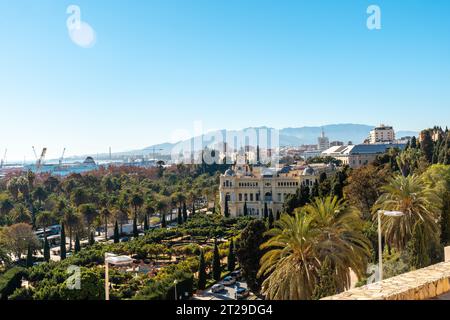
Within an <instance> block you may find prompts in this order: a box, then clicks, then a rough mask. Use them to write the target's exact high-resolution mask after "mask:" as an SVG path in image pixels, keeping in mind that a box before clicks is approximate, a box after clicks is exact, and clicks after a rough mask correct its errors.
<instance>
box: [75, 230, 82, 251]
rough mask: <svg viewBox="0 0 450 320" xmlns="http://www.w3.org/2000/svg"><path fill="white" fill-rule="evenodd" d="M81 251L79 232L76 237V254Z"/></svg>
mask: <svg viewBox="0 0 450 320" xmlns="http://www.w3.org/2000/svg"><path fill="white" fill-rule="evenodd" d="M80 251H81V244H80V237H79V236H78V232H77V233H76V235H75V253H78V252H80Z"/></svg>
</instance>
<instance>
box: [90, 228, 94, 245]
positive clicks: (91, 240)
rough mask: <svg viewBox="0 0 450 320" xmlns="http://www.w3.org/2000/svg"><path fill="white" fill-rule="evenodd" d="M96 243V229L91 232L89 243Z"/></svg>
mask: <svg viewBox="0 0 450 320" xmlns="http://www.w3.org/2000/svg"><path fill="white" fill-rule="evenodd" d="M94 244H95V237H94V231H92V232H91V233H90V234H89V245H90V246H93V245H94Z"/></svg>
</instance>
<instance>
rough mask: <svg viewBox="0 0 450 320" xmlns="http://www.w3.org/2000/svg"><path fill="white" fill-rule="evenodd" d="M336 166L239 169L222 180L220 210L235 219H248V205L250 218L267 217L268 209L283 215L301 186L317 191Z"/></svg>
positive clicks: (221, 177)
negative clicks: (286, 203)
mask: <svg viewBox="0 0 450 320" xmlns="http://www.w3.org/2000/svg"><path fill="white" fill-rule="evenodd" d="M335 170H336V168H335V167H334V166H333V165H325V164H312V165H308V166H286V167H283V168H281V169H278V170H277V169H275V168H266V167H262V166H254V167H251V166H249V165H246V164H244V165H235V166H233V168H232V169H228V170H227V171H226V172H225V173H224V174H223V175H221V176H220V188H219V192H220V207H221V211H222V214H225V202H226V199H228V201H227V202H228V211H229V214H230V216H231V217H236V216H242V215H244V206H245V204H247V212H248V215H251V216H257V217H263V216H264V207H265V205H267V209H268V211H269V212H270V211H271V212H272V214H273V215H274V216H276V214H277V213H281V210H282V207H283V203H284V201H285V199H286V197H287V196H288V195H289V194H294V193H295V192H296V191H297V189H298V188H300V186H301V185H305V186H309V187H310V188H312V187H313V185H314V183H315V182H316V181H317V180H318V179H319V176H320V174H321V173H322V172H326V173H327V174H333V173H334V172H335Z"/></svg>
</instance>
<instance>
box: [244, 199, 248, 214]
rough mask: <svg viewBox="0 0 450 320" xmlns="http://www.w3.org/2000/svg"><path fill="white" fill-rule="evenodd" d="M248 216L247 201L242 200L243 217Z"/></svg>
mask: <svg viewBox="0 0 450 320" xmlns="http://www.w3.org/2000/svg"><path fill="white" fill-rule="evenodd" d="M246 216H248V208H247V201H245V202H244V217H246Z"/></svg>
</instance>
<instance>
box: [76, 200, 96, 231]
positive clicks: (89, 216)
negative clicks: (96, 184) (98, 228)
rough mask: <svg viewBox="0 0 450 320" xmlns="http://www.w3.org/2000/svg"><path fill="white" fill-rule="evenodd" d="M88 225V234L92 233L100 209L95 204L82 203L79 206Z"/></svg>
mask: <svg viewBox="0 0 450 320" xmlns="http://www.w3.org/2000/svg"><path fill="white" fill-rule="evenodd" d="M78 209H79V211H80V213H81V215H82V216H83V217H84V220H85V221H86V224H87V227H88V234H91V227H92V225H93V223H94V220H95V219H96V218H97V216H98V211H97V209H96V208H95V206H94V205H93V204H82V205H81V206H80V207H79V208H78Z"/></svg>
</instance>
